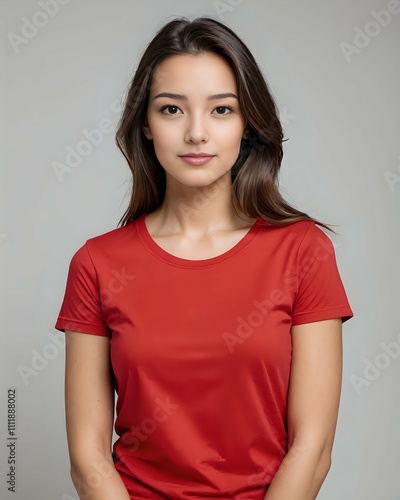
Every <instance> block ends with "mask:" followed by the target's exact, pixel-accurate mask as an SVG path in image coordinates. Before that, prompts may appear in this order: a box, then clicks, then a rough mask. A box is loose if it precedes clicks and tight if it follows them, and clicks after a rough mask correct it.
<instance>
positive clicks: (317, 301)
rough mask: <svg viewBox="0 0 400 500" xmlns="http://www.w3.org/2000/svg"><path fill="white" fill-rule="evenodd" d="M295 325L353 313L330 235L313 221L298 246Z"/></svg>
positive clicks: (294, 310) (293, 319) (294, 306)
mask: <svg viewBox="0 0 400 500" xmlns="http://www.w3.org/2000/svg"><path fill="white" fill-rule="evenodd" d="M297 270H298V279H297V283H298V285H297V290H296V294H295V299H294V304H293V310H292V325H300V324H303V323H312V322H314V321H322V320H325V319H331V318H339V317H340V318H342V323H344V322H345V321H347V320H349V319H350V318H352V317H353V316H354V314H353V311H352V309H351V307H350V304H349V301H348V298H347V295H346V291H345V289H344V285H343V282H342V279H341V276H340V273H339V269H338V267H337V262H336V255H335V249H334V246H333V244H332V241H331V240H330V238H329V237H328V236H327V235H326V234H325V233H324V232H323V231H322V229H320V228H319V227H317V225H316V224H315V223H314V222H312V223H310V225H309V227H308V229H307V230H306V233H305V235H304V237H303V240H302V242H301V243H300V246H299V251H298V261H297Z"/></svg>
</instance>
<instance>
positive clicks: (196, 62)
mask: <svg viewBox="0 0 400 500" xmlns="http://www.w3.org/2000/svg"><path fill="white" fill-rule="evenodd" d="M179 89H181V93H183V91H185V92H186V93H189V91H190V90H191V91H192V93H194V92H201V91H204V92H205V93H207V92H209V93H210V94H211V93H218V92H228V91H229V92H236V79H235V75H234V73H233V71H232V68H231V67H230V65H229V64H228V63H227V62H226V61H225V60H224V59H223V58H222V57H220V56H218V55H217V54H214V53H210V52H207V53H205V54H199V55H190V54H181V55H176V56H171V57H169V58H168V59H165V60H164V61H163V62H162V63H161V64H160V65H159V66H158V68H157V69H156V71H155V72H154V75H153V78H152V82H151V87H150V95H153V94H154V93H156V92H162V91H165V92H168V91H169V92H172V91H174V92H175V91H177V90H179Z"/></svg>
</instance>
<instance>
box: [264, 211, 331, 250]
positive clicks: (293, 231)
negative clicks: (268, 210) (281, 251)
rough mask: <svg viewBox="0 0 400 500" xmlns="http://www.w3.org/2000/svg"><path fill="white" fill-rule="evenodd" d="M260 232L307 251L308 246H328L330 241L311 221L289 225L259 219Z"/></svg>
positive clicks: (323, 230) (319, 227)
mask: <svg viewBox="0 0 400 500" xmlns="http://www.w3.org/2000/svg"><path fill="white" fill-rule="evenodd" d="M259 222H260V225H261V232H262V233H264V234H265V235H268V237H269V238H276V239H278V240H279V241H281V242H283V241H285V242H290V243H291V244H292V245H293V246H294V247H297V248H298V249H307V248H309V247H310V246H311V247H316V246H318V245H323V246H330V245H332V241H331V239H330V237H329V236H328V235H327V233H326V232H325V229H323V228H322V227H321V226H319V225H318V224H317V223H316V222H314V221H313V220H300V221H296V222H292V223H290V224H279V225H278V224H271V223H269V222H267V221H264V220H263V219H261V218H260V219H259Z"/></svg>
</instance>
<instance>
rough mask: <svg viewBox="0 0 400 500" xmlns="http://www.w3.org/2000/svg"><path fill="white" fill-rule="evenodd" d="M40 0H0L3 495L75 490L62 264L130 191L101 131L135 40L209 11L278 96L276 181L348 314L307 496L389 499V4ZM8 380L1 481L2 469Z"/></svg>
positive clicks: (394, 135)
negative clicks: (315, 478)
mask: <svg viewBox="0 0 400 500" xmlns="http://www.w3.org/2000/svg"><path fill="white" fill-rule="evenodd" d="M54 2H55V0H51V1H50V0H43V1H42V2H40V1H36V0H35V1H33V0H2V1H1V2H0V19H1V21H0V23H1V25H0V26H1V44H0V45H1V49H0V50H1V71H0V85H1V94H0V96H1V99H0V105H1V108H0V118H1V127H2V129H1V150H0V151H1V206H0V210H1V213H0V259H1V320H0V321H1V323H0V325H1V336H0V338H1V345H0V348H1V351H0V352H1V386H2V387H1V397H0V412H1V422H2V424H1V428H0V436H1V446H0V449H1V452H0V466H1V485H0V488H1V490H0V497H1V498H2V499H5V500H7V499H19V500H26V499H28V498H29V499H30V500H72V499H77V493H76V492H75V489H74V487H73V484H72V482H71V480H70V477H69V459H68V451H67V442H66V433H65V416H64V355H65V345H64V344H63V339H64V337H63V335H64V334H62V333H60V332H57V331H56V330H55V329H54V323H55V320H56V317H57V315H58V312H59V308H60V306H61V301H62V298H63V295H64V287H65V282H66V276H67V270H68V265H69V261H70V259H71V257H72V255H73V253H74V252H75V251H76V250H77V249H78V248H79V247H80V246H81V245H83V243H84V242H85V241H86V240H87V239H88V238H90V237H92V236H96V235H99V234H102V233H104V232H106V231H109V230H111V229H114V228H115V227H116V226H117V223H118V220H119V219H120V217H121V216H122V214H123V212H124V210H125V208H126V206H127V203H128V195H129V186H130V175H129V170H128V166H127V164H126V162H125V160H124V158H123V157H122V155H121V153H120V152H119V150H118V149H117V147H116V146H115V142H114V140H115V128H116V124H117V121H118V119H119V116H120V111H121V99H122V97H123V95H124V93H125V91H126V88H127V86H128V84H129V82H130V79H131V78H132V76H133V73H134V71H135V68H136V64H137V62H138V60H139V58H140V55H141V54H142V52H143V50H144V48H145V47H146V45H147V43H148V42H149V41H150V40H151V38H152V37H153V35H154V34H155V32H156V30H157V29H158V28H159V27H160V26H161V25H162V24H164V22H166V21H167V20H170V19H172V18H173V17H175V16H180V15H185V16H188V17H189V18H190V19H193V18H194V17H196V16H198V15H210V16H212V17H214V18H216V19H220V20H222V21H223V22H225V23H227V24H228V25H229V26H230V27H231V28H233V29H234V31H236V32H237V33H238V35H239V36H240V37H241V38H242V39H243V40H244V42H245V43H246V44H247V45H248V46H249V48H250V50H251V51H252V52H253V54H254V56H255V57H256V59H257V61H258V62H259V64H260V66H261V68H262V70H263V72H264V74H265V76H266V78H267V80H268V83H269V85H270V87H271V90H272V92H273V95H274V97H275V99H276V102H277V104H278V107H279V110H280V113H281V119H282V123H283V126H284V130H285V136H286V138H289V140H288V141H287V142H285V143H284V160H283V164H282V171H281V176H280V184H281V189H282V192H283V194H284V195H285V196H286V197H287V199H288V200H289V201H290V202H291V203H292V204H294V205H295V206H296V207H297V208H299V209H301V210H303V211H306V212H308V213H309V214H310V215H311V216H314V217H316V218H319V219H320V220H322V221H325V222H328V223H331V224H334V225H335V226H333V227H334V228H335V229H336V230H337V231H338V235H337V236H335V235H333V236H332V235H330V237H331V239H332V241H333V242H334V245H335V250H336V257H337V262H338V266H339V269H340V274H341V276H342V280H343V283H344V285H345V288H346V292H347V294H348V298H349V301H350V304H351V306H352V308H353V311H354V313H355V317H354V318H353V319H351V320H350V321H349V322H348V323H346V324H344V327H343V338H344V368H343V388H342V399H341V407H340V413H339V420H338V426H337V432H336V440H335V446H334V452H333V462H332V467H331V470H330V472H329V475H328V477H327V479H326V481H325V483H324V484H323V487H322V489H321V491H320V494H319V496H318V499H320V500H338V499H340V500H399V499H400V477H399V465H400V451H399V450H400V404H399V394H400V391H399V381H400V320H399V316H398V310H399V296H400V273H399V271H400V265H399V264H400V252H399V243H400V225H399V214H400V145H399V131H400V113H399V104H400V96H399V91H398V89H399V80H400V58H399V48H400V5H399V2H393V1H386V0H352V1H351V2H344V1H333V0H332V1H321V0H303V1H302V2H298V1H296V0H291V1H282V0H269V1H261V0H260V1H256V0H242V1H240V0H229V1H228V0H224V1H219V2H215V1H214V2H213V1H211V0H207V1H188V0H169V1H168V2H166V1H162V0H156V1H154V0H153V1H146V2H145V1H134V0H114V1H111V0H109V1H106V0H96V1H95V0H85V1H78V0H70V1H67V0H63V1H62V2H61V0H60V1H59V3H58V4H57V5H56V6H55V5H54ZM50 4H52V7H51V6H50ZM57 7H58V10H57ZM46 9H47V11H48V14H46ZM95 128H96V129H98V128H103V137H102V138H101V139H99V140H97V144H91V147H89V146H90V144H89V146H88V143H83V142H82V141H84V140H85V139H86V137H85V133H86V134H88V133H90V131H92V130H93V129H95ZM85 145H86V149H85ZM77 150H79V151H80V152H81V154H80V156H79V157H77V156H76V155H75V156H74V155H73V153H71V151H75V152H76V151H77ZM60 172H62V173H61V174H60ZM9 389H11V390H13V389H15V390H16V394H17V408H16V410H17V426H16V438H17V450H16V451H17V492H16V493H15V494H13V493H9V492H8V491H7V483H6V480H7V476H6V473H7V472H8V471H9V465H8V464H7V461H8V456H9V448H7V443H9V440H7V437H9V436H8V434H7V432H8V430H7V394H8V392H7V391H8V390H9ZM115 438H116V436H115V435H114V439H115Z"/></svg>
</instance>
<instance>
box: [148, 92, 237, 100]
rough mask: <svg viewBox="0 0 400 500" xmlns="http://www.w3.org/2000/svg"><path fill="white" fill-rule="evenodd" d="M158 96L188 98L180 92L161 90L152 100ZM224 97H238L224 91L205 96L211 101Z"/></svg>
mask: <svg viewBox="0 0 400 500" xmlns="http://www.w3.org/2000/svg"><path fill="white" fill-rule="evenodd" d="M158 97H169V98H170V99H180V100H181V101H187V100H188V98H187V97H186V96H185V95H182V94H171V92H161V94H158V95H156V96H155V97H154V98H153V101H154V99H157V98H158ZM226 97H233V98H235V99H238V97H237V95H235V94H232V93H231V92H225V93H223V94H214V95H209V96H208V97H207V101H213V100H216V99H225V98H226Z"/></svg>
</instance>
